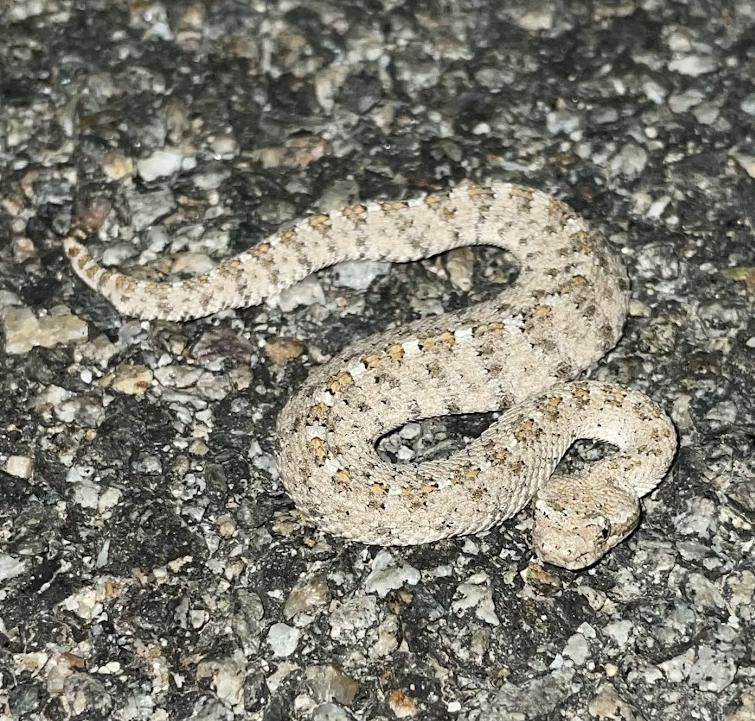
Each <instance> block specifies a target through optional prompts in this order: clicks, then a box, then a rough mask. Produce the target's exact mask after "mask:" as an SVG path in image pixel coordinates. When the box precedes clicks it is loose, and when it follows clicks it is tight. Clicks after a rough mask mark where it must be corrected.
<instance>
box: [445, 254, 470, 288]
mask: <svg viewBox="0 0 755 721" xmlns="http://www.w3.org/2000/svg"><path fill="white" fill-rule="evenodd" d="M446 270H447V271H448V278H449V280H450V281H451V283H452V284H453V286H454V287H455V288H458V289H459V290H460V291H462V292H464V293H466V292H467V291H468V290H470V289H471V287H472V282H473V279H474V253H473V252H472V249H471V248H468V247H467V248H456V249H455V250H451V251H449V252H448V253H447V254H446Z"/></svg>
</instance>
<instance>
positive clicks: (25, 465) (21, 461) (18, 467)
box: [5, 456, 34, 478]
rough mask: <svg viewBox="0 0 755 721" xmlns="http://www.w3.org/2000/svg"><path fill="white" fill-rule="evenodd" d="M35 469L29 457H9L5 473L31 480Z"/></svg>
mask: <svg viewBox="0 0 755 721" xmlns="http://www.w3.org/2000/svg"><path fill="white" fill-rule="evenodd" d="M33 467H34V465H33V461H32V459H31V458H30V457H29V456H9V457H8V460H7V461H5V472H6V473H9V474H10V475H11V476H16V477H17V478H30V477H31V472H32V469H33Z"/></svg>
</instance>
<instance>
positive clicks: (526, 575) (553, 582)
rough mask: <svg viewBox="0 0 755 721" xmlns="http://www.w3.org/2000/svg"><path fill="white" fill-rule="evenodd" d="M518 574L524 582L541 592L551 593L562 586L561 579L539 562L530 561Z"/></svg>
mask: <svg viewBox="0 0 755 721" xmlns="http://www.w3.org/2000/svg"><path fill="white" fill-rule="evenodd" d="M519 575H520V576H521V577H522V580H523V581H524V582H525V583H526V584H529V585H531V586H533V587H534V588H535V589H537V590H538V591H540V592H541V593H542V592H550V593H552V592H553V591H557V590H559V589H561V588H562V587H563V583H562V582H561V579H560V578H559V577H558V576H556V575H555V574H553V573H551V572H550V571H547V570H546V569H545V568H544V567H543V566H541V565H540V564H539V563H530V565H529V566H527V568H525V569H524V570H523V571H522V572H521V573H520V574H519Z"/></svg>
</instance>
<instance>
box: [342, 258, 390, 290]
mask: <svg viewBox="0 0 755 721" xmlns="http://www.w3.org/2000/svg"><path fill="white" fill-rule="evenodd" d="M390 267H391V264H390V263H381V262H378V261H374V260H347V261H344V262H343V263H338V265H336V266H334V267H333V270H334V271H335V282H336V284H337V285H339V286H341V287H343V288H352V289H353V290H366V289H367V288H369V287H370V284H371V283H372V281H373V280H375V278H377V277H378V276H380V275H385V274H386V273H387V272H388V269H389V268H390Z"/></svg>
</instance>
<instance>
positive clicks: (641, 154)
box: [611, 143, 648, 178]
mask: <svg viewBox="0 0 755 721" xmlns="http://www.w3.org/2000/svg"><path fill="white" fill-rule="evenodd" d="M647 162H648V154H647V152H646V151H645V149H644V148H642V147H640V146H639V145H635V143H627V144H626V145H625V146H624V147H623V148H622V149H621V150H620V151H619V152H618V153H617V154H616V155H615V156H614V157H613V158H612V159H611V172H612V173H613V174H614V175H618V174H621V175H624V176H626V177H627V178H636V177H637V176H639V175H640V174H641V173H642V171H643V170H644V169H645V166H646V165H647Z"/></svg>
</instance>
